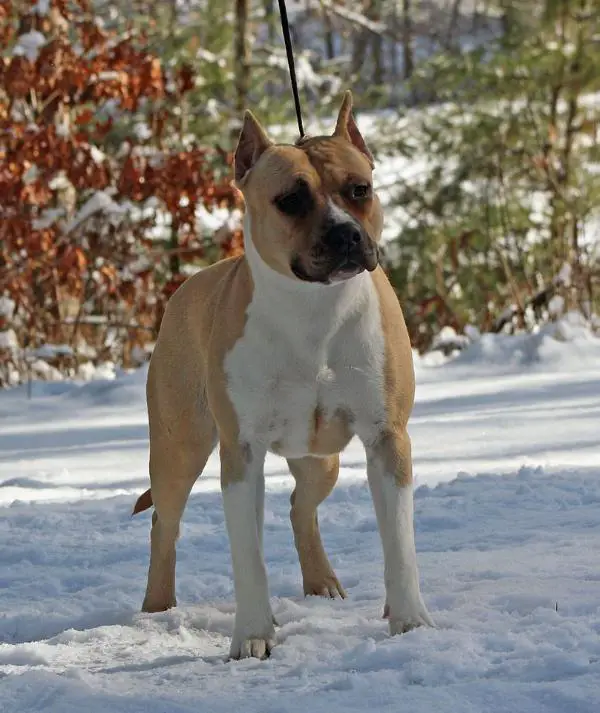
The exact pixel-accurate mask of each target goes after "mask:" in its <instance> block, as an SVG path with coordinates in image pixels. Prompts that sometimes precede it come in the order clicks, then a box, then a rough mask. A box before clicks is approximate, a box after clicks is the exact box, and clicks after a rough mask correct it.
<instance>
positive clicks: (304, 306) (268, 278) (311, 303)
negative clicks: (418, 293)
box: [244, 214, 371, 320]
mask: <svg viewBox="0 0 600 713" xmlns="http://www.w3.org/2000/svg"><path fill="white" fill-rule="evenodd" d="M244 248H245V253H246V260H247V262H248V266H249V268H250V273H251V275H252V281H253V283H254V297H253V303H254V304H255V305H257V306H258V304H260V305H263V306H264V307H265V308H266V309H268V311H269V313H271V311H273V312H276V313H278V314H280V315H283V316H284V317H285V318H286V319H288V320H289V319H292V320H293V319H294V318H296V317H298V318H303V319H306V318H310V315H313V316H314V315H315V314H317V313H318V314H319V315H322V316H324V317H326V318H327V319H328V320H331V319H332V317H334V318H335V316H337V317H338V318H341V317H342V315H343V314H345V313H346V312H347V311H348V310H349V309H351V308H352V306H353V305H354V306H357V305H358V304H359V303H360V302H361V301H362V299H361V298H362V297H364V296H365V295H366V293H367V292H370V290H369V289H368V288H369V286H370V285H371V276H370V275H369V273H368V272H362V273H360V274H359V275H356V276H355V277H352V278H350V279H348V280H344V281H341V282H336V283H333V284H330V285H324V284H322V283H317V282H305V281H303V280H298V279H295V278H293V277H288V276H286V275H284V274H282V273H280V272H277V270H274V269H273V268H272V267H270V266H269V265H268V264H267V263H266V262H265V261H264V260H263V259H262V257H261V256H260V254H259V252H258V250H257V249H256V246H255V245H254V242H253V240H252V229H251V225H250V218H249V216H248V215H247V214H246V216H245V218H244Z"/></svg>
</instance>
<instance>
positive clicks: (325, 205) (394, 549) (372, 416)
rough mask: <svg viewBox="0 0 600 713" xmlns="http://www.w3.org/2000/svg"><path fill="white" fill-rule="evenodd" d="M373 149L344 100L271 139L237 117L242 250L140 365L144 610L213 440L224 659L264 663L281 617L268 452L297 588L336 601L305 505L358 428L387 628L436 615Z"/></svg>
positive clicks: (405, 348)
mask: <svg viewBox="0 0 600 713" xmlns="http://www.w3.org/2000/svg"><path fill="white" fill-rule="evenodd" d="M373 167H374V162H373V157H372V155H371V153H370V151H369V149H368V148H367V145H366V143H365V141H364V139H363V137H362V135H361V133H360V131H359V129H358V127H357V125H356V122H355V120H354V117H353V112H352V95H351V93H350V92H347V93H346V94H345V95H344V98H343V102H342V105H341V108H340V111H339V115H338V118H337V123H336V126H335V131H334V132H333V134H332V135H331V136H316V137H310V138H304V139H301V140H300V141H299V142H298V143H297V144H295V145H284V144H276V143H273V142H272V141H271V140H270V139H269V138H268V136H267V134H266V133H265V130H264V129H263V128H262V126H261V125H260V124H259V122H258V121H257V119H256V118H255V117H254V116H253V115H252V113H251V112H246V114H245V116H244V121H243V126H242V129H241V133H240V136H239V140H238V144H237V148H236V151H235V157H234V169H235V185H236V186H237V187H238V188H239V190H240V191H241V192H242V194H243V197H244V200H245V205H246V210H245V219H244V240H245V253H244V255H241V256H237V257H233V258H229V259H225V260H222V261H220V262H218V263H216V264H215V265H212V266H211V267H208V268H206V269H204V270H202V271H201V272H199V273H197V274H196V275H194V276H193V277H191V278H189V279H188V280H187V281H186V282H185V283H184V284H183V285H182V286H181V287H180V288H179V289H178V290H177V291H176V292H175V294H174V295H173V296H172V297H171V299H170V301H169V303H168V306H167V309H166V311H165V315H164V318H163V321H162V325H161V328H160V333H159V336H158V340H157V343H156V347H155V349H154V352H153V354H152V358H151V360H150V365H149V369H148V380H147V404H148V414H149V427H150V463H149V470H150V485H151V487H150V490H148V491H146V492H145V493H144V494H143V495H142V496H140V498H139V499H138V501H137V503H136V505H135V508H134V513H135V512H140V511H141V510H144V509H146V508H148V507H150V506H151V505H152V504H153V505H154V513H153V517H152V530H151V537H150V539H151V551H150V567H149V572H148V583H147V589H146V595H145V599H144V602H143V607H142V608H143V611H146V612H157V611H164V610H166V609H168V608H170V607H173V606H175V605H176V600H175V543H176V540H177V537H178V533H179V523H180V519H181V516H182V514H183V511H184V507H185V505H186V501H187V499H188V496H189V494H190V491H191V489H192V486H193V484H194V482H195V481H196V479H197V477H198V476H199V474H200V473H201V472H202V470H203V468H204V467H205V465H206V462H207V460H208V457H209V455H210V454H211V452H212V451H213V449H214V448H215V447H216V446H217V444H218V445H219V450H220V461H221V489H222V494H223V506H224V511H225V520H226V526H227V531H228V535H229V542H230V548H231V559H232V564H233V578H234V585H235V599H236V614H235V623H234V631H233V637H232V641H231V650H230V657H231V658H233V659H237V658H247V657H257V658H265V657H267V656H268V655H269V653H270V651H271V648H272V647H273V645H274V643H275V620H274V618H273V614H272V611H271V606H270V603H269V589H268V583H267V575H266V570H265V563H264V559H263V545H262V539H263V514H264V472H263V468H264V459H265V456H266V453H267V452H269V451H270V452H272V453H275V454H278V455H280V456H283V457H284V458H286V459H287V462H288V465H289V469H290V471H291V474H292V476H293V477H294V479H295V489H294V491H293V493H292V496H291V522H292V529H293V532H294V540H295V545H296V549H297V551H298V556H299V559H300V565H301V569H302V578H303V585H304V593H305V594H306V595H324V596H328V597H338V596H339V597H342V598H343V597H345V596H346V595H345V592H344V589H343V588H342V586H341V584H340V582H339V581H338V578H337V577H336V575H335V573H334V571H333V569H332V567H331V565H330V563H329V560H328V559H327V555H326V554H325V551H324V549H323V544H322V542H321V536H320V533H319V526H318V521H317V507H318V505H319V504H320V503H321V502H322V501H323V500H324V499H325V498H326V497H327V496H328V495H329V493H330V492H331V490H332V489H333V487H334V485H335V482H336V480H337V477H338V470H339V454H340V452H341V451H342V450H343V449H344V448H345V447H346V445H347V444H348V443H349V441H350V439H351V438H352V437H354V436H357V437H358V438H359V439H360V440H361V441H362V444H363V445H364V448H365V451H366V460H367V479H368V483H369V487H370V490H371V494H372V498H373V501H374V506H375V513H376V517H377V522H378V527H379V531H380V535H381V540H382V543H383V554H384V571H385V577H384V578H385V590H386V603H385V609H384V616H387V618H388V619H389V630H390V634H392V635H393V634H399V633H402V632H406V631H408V630H410V629H413V628H415V627H418V626H422V625H426V626H432V625H433V622H432V620H431V617H430V615H429V613H428V611H427V608H426V606H425V604H424V602H423V599H422V596H421V592H420V586H419V575H418V571H417V559H416V552H415V542H414V528H413V490H412V463H411V446H410V440H409V436H408V434H407V422H408V418H409V415H410V412H411V409H412V406H413V400H414V371H413V363H412V350H411V346H410V341H409V337H408V332H407V329H406V325H405V322H404V318H403V315H402V310H401V308H400V304H399V302H398V299H397V298H396V295H395V293H394V291H393V289H392V287H391V285H390V283H389V281H388V280H387V277H386V275H385V273H384V271H383V269H382V268H381V266H380V265H379V247H378V243H379V241H380V237H381V231H382V226H383V211H382V208H381V204H380V201H379V199H378V197H377V195H376V193H375V191H374V189H373V183H372V169H373Z"/></svg>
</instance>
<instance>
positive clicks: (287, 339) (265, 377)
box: [225, 285, 385, 457]
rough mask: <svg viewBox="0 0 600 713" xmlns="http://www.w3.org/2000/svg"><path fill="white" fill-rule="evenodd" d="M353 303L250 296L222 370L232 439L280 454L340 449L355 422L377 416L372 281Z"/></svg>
mask: <svg viewBox="0 0 600 713" xmlns="http://www.w3.org/2000/svg"><path fill="white" fill-rule="evenodd" d="M366 289H367V294H366V295H362V300H361V303H360V306H359V307H357V308H353V305H352V304H347V305H344V304H343V303H342V304H336V305H331V304H327V303H325V304H321V305H318V307H320V308H312V307H316V306H311V305H310V303H309V304H307V305H304V308H303V307H302V306H301V305H297V309H295V310H293V311H291V313H290V311H287V312H286V310H285V309H284V307H285V305H277V304H264V303H263V301H262V300H260V299H257V300H256V301H255V302H253V303H252V304H251V305H250V307H249V309H248V312H247V321H246V326H245V329H244V333H243V336H242V337H241V338H240V339H239V340H238V341H237V342H236V344H235V345H234V347H233V349H232V350H231V351H230V352H229V354H228V355H227V358H226V361H225V371H226V374H227V384H228V392H229V397H230V399H231V402H232V404H233V406H234V409H235V412H236V415H237V418H238V423H239V431H240V439H241V440H243V441H247V442H258V443H261V444H262V445H264V447H265V448H267V449H268V450H271V451H273V452H275V453H278V454H279V455H282V456H286V457H301V456H305V455H308V454H313V455H325V454H328V453H334V452H338V451H340V450H342V449H343V448H344V446H345V445H346V443H347V442H348V440H349V438H350V437H351V435H352V432H353V430H355V428H356V426H357V424H360V423H370V422H380V421H381V420H382V419H383V418H385V413H384V411H385V408H384V391H383V376H382V375H383V360H384V356H383V344H384V340H383V333H382V330H381V319H380V315H379V307H378V300H377V296H376V294H375V291H374V288H373V287H372V286H370V285H367V288H366Z"/></svg>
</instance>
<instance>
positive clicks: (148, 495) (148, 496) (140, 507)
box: [131, 488, 154, 517]
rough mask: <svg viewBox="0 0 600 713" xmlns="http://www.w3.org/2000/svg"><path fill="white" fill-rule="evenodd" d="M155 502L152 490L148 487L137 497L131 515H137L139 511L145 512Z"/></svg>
mask: <svg viewBox="0 0 600 713" xmlns="http://www.w3.org/2000/svg"><path fill="white" fill-rule="evenodd" d="M153 504H154V503H153V502H152V492H151V491H150V489H149V488H148V490H146V492H145V493H142V494H141V495H140V497H139V498H138V499H137V501H136V503H135V505H134V506H133V512H132V513H131V516H132V517H133V516H134V515H137V514H138V512H144V510H147V509H148V508H151V507H152V505H153Z"/></svg>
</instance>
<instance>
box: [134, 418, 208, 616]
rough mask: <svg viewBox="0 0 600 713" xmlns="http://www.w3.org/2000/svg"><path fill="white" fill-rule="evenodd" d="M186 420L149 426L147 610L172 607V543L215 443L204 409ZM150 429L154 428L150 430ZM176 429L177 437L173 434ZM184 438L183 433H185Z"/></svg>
mask: <svg viewBox="0 0 600 713" xmlns="http://www.w3.org/2000/svg"><path fill="white" fill-rule="evenodd" d="M193 421H194V423H193V428H191V427H190V424H189V423H188V424H185V425H183V424H182V429H183V433H181V432H179V433H178V432H177V431H178V429H177V425H178V424H170V428H169V429H165V428H163V427H162V425H155V428H154V429H153V428H152V425H154V424H152V421H151V429H150V434H151V437H150V484H151V492H152V501H153V503H154V513H153V515H152V532H151V535H150V568H149V571H148V584H147V588H146V596H145V598H144V603H143V604H142V610H143V611H145V612H158V611H165V610H166V609H170V608H171V607H174V606H176V603H177V602H176V599H175V543H176V541H177V537H178V535H179V523H180V520H181V516H182V515H183V511H184V508H185V505H186V502H187V499H188V497H189V494H190V491H191V489H192V486H193V485H194V483H195V481H196V479H197V478H198V476H199V475H200V473H201V472H202V470H203V469H204V466H205V465H206V461H207V460H208V457H209V456H210V454H211V452H212V450H213V448H214V446H215V441H216V430H215V426H214V422H213V420H212V417H211V416H210V413H209V412H208V410H206V411H205V412H204V413H202V414H201V416H200V418H199V419H195V418H194V419H193ZM153 431H154V432H153ZM176 433H177V437H176V438H175V437H174V435H175V434H176ZM182 436H186V437H183V438H182Z"/></svg>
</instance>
